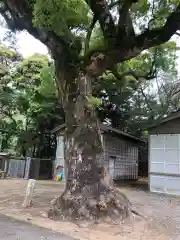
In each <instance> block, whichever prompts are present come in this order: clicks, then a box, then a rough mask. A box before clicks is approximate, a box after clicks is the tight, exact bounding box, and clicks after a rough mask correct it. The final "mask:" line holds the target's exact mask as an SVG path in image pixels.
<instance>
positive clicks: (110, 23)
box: [86, 0, 116, 40]
mask: <svg viewBox="0 0 180 240" xmlns="http://www.w3.org/2000/svg"><path fill="white" fill-rule="evenodd" d="M86 2H87V4H88V5H89V6H90V8H91V10H92V12H93V13H94V16H95V18H96V19H98V21H99V23H100V26H101V29H102V32H103V35H104V37H105V38H106V39H107V40H114V39H115V37H116V28H115V24H114V20H113V17H112V15H111V13H110V11H109V8H108V4H107V2H106V0H86Z"/></svg>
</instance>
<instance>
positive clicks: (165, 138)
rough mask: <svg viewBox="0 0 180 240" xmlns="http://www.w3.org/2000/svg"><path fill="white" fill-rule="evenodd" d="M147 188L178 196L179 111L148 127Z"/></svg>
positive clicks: (179, 164) (179, 181)
mask: <svg viewBox="0 0 180 240" xmlns="http://www.w3.org/2000/svg"><path fill="white" fill-rule="evenodd" d="M149 188H150V191H152V192H158V193H165V194H172V195H179V196H180V111H177V112H173V113H171V114H170V115H169V116H168V117H166V118H165V119H164V120H163V121H161V122H160V123H159V124H158V125H155V126H152V127H151V128H150V129H149Z"/></svg>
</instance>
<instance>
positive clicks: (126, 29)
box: [117, 0, 138, 41]
mask: <svg viewBox="0 0 180 240" xmlns="http://www.w3.org/2000/svg"><path fill="white" fill-rule="evenodd" d="M136 2H138V0H123V1H122V3H121V4H120V6H119V21H118V33H117V38H118V41H119V40H120V39H122V38H124V37H125V36H128V35H130V34H131V35H135V33H134V28H133V24H132V19H131V16H130V12H129V9H130V7H131V6H132V4H133V3H136Z"/></svg>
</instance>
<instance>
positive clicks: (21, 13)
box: [3, 0, 79, 61]
mask: <svg viewBox="0 0 180 240" xmlns="http://www.w3.org/2000/svg"><path fill="white" fill-rule="evenodd" d="M4 4H5V7H6V12H9V13H10V15H11V16H10V18H9V19H8V18H7V17H6V15H7V14H6V12H4V14H3V16H4V17H5V20H6V21H7V24H8V25H9V27H10V28H11V29H12V30H13V31H14V30H16V29H17V30H24V29H25V30H27V31H28V32H29V33H30V34H31V35H33V36H34V37H35V38H37V39H38V40H40V41H41V42H42V43H44V44H45V45H46V46H47V47H48V48H49V49H50V51H51V53H52V54H53V57H54V58H55V59H56V58H57V56H55V55H56V54H57V53H58V55H59V56H62V57H63V58H64V56H66V57H67V58H68V59H67V61H72V59H73V58H75V55H76V59H77V56H78V55H79V54H78V53H77V52H76V51H77V49H76V47H75V46H74V42H75V41H74V39H70V38H69V39H64V38H63V37H59V36H58V35H57V34H56V33H54V32H52V31H46V30H45V29H43V30H41V29H39V28H36V27H34V26H33V23H32V19H33V10H32V8H31V6H30V4H29V1H26V0H21V1H18V0H6V1H4ZM72 55H73V56H72ZM59 56H58V58H59ZM72 57H73V58H72ZM70 59H71V60H70Z"/></svg>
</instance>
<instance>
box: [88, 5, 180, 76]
mask: <svg viewBox="0 0 180 240" xmlns="http://www.w3.org/2000/svg"><path fill="white" fill-rule="evenodd" d="M178 29H180V4H179V5H178V7H177V8H176V9H175V11H174V12H172V13H171V14H170V15H169V17H168V18H167V21H166V23H165V24H164V26H162V27H161V28H155V29H152V30H146V31H144V32H143V33H142V34H140V35H137V36H134V37H132V38H131V39H130V41H129V39H126V38H125V39H124V40H123V41H122V42H121V44H118V46H116V47H114V48H112V49H109V50H105V51H102V52H101V53H99V54H98V56H95V57H93V56H92V58H91V59H90V61H89V64H88V66H87V68H86V70H87V71H88V72H89V74H90V75H92V76H99V75H101V74H102V73H103V72H104V71H105V70H106V69H111V68H112V67H113V66H114V65H115V64H117V63H120V62H123V61H126V60H129V59H131V58H134V57H136V56H137V55H139V54H140V53H141V52H142V51H143V50H146V49H149V48H151V47H155V46H157V45H160V44H163V43H165V42H167V41H168V40H169V39H170V38H171V37H172V36H173V35H174V34H175V33H176V31H177V30H178ZM97 52H98V50H97Z"/></svg>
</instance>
